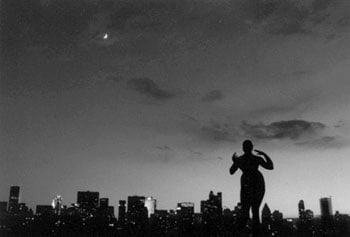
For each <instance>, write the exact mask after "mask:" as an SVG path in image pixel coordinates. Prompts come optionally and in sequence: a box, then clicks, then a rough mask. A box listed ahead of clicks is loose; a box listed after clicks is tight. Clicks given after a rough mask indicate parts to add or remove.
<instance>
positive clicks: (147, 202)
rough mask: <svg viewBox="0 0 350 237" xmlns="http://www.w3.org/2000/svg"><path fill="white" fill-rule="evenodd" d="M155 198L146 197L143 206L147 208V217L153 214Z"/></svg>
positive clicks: (155, 203)
mask: <svg viewBox="0 0 350 237" xmlns="http://www.w3.org/2000/svg"><path fill="white" fill-rule="evenodd" d="M156 205H157V200H156V199H154V198H153V197H147V198H146V200H145V207H146V208H147V212H148V218H150V217H151V215H152V214H154V212H155V210H156Z"/></svg>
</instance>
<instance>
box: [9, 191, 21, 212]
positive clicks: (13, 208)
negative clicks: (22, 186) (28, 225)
mask: <svg viewBox="0 0 350 237" xmlns="http://www.w3.org/2000/svg"><path fill="white" fill-rule="evenodd" d="M18 203H19V186H11V187H10V197H9V206H8V212H9V213H11V214H13V213H15V212H17V210H18Z"/></svg>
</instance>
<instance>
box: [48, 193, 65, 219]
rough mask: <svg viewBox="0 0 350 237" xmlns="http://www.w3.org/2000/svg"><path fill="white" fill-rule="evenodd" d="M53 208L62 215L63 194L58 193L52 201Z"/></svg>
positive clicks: (57, 213)
mask: <svg viewBox="0 0 350 237" xmlns="http://www.w3.org/2000/svg"><path fill="white" fill-rule="evenodd" d="M51 206H52V208H53V209H54V212H55V214H56V215H61V211H62V208H63V204H62V196H61V195H57V196H56V197H55V198H54V199H53V200H52V203H51Z"/></svg>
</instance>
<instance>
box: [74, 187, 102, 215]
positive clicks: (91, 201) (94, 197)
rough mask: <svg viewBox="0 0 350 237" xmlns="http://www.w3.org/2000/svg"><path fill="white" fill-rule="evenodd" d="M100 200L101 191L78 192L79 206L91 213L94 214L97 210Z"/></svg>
mask: <svg viewBox="0 0 350 237" xmlns="http://www.w3.org/2000/svg"><path fill="white" fill-rule="evenodd" d="M98 201H99V193H98V192H90V191H85V192H81V191H80V192H78V197H77V203H78V205H79V208H81V209H82V210H84V211H85V212H87V213H89V214H93V213H95V212H96V211H97V208H98Z"/></svg>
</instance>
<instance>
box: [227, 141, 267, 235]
mask: <svg viewBox="0 0 350 237" xmlns="http://www.w3.org/2000/svg"><path fill="white" fill-rule="evenodd" d="M243 151H244V154H243V155H241V156H239V157H238V156H237V155H236V153H234V154H233V156H232V161H233V164H232V166H231V168H230V174H231V175H233V174H234V173H235V172H236V171H237V169H238V168H239V169H241V170H242V172H243V174H242V176H241V204H242V213H241V219H240V220H239V228H241V229H242V228H244V227H245V226H246V224H247V221H248V219H249V210H250V208H252V213H253V226H252V227H253V236H257V235H258V232H259V223H260V220H259V207H260V204H261V202H262V200H263V197H264V194H265V182H264V177H263V176H262V174H261V173H260V172H259V170H258V168H259V165H261V166H262V167H264V168H265V169H268V170H272V169H273V163H272V160H271V159H270V157H269V156H268V155H266V154H265V153H264V152H262V151H259V150H254V151H255V152H256V153H257V154H258V155H260V156H262V157H264V158H265V159H263V158H262V157H260V156H256V155H253V154H252V151H253V143H252V142H251V141H250V140H245V141H244V142H243Z"/></svg>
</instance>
